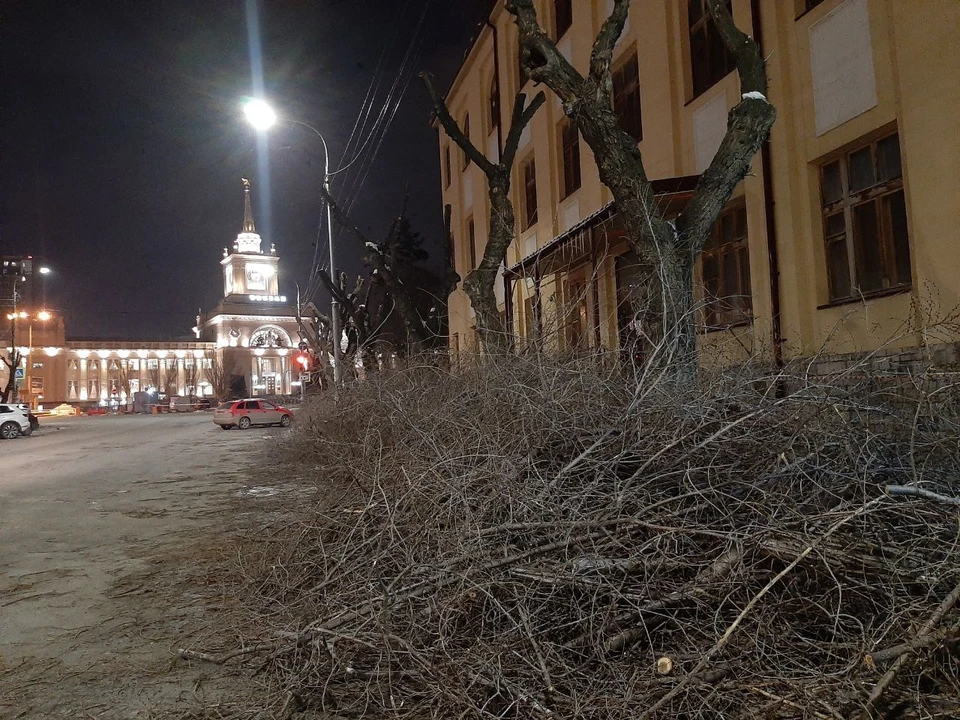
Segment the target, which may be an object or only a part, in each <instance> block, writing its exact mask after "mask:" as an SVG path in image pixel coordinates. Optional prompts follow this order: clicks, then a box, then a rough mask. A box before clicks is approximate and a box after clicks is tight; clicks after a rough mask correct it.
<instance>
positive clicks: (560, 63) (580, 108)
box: [506, 0, 776, 380]
mask: <svg viewBox="0 0 960 720" xmlns="http://www.w3.org/2000/svg"><path fill="white" fill-rule="evenodd" d="M506 7H507V10H508V11H509V12H510V13H512V14H513V15H514V17H515V18H516V22H517V26H518V27H519V29H520V44H521V56H522V58H523V64H524V67H525V68H526V69H527V71H528V73H529V74H530V76H531V78H533V80H535V81H537V82H543V83H545V84H546V85H547V86H548V87H549V88H550V89H551V90H553V91H554V92H555V93H556V94H557V96H558V97H559V98H560V100H561V101H562V103H563V109H564V112H565V113H566V115H567V116H568V117H570V118H572V119H573V120H574V121H575V122H576V123H577V127H578V128H579V130H580V132H581V134H582V135H583V138H584V140H586V142H587V144H588V145H589V146H590V148H591V150H593V154H594V157H595V159H596V161H597V166H598V168H599V171H600V179H601V181H602V182H603V183H604V184H605V185H606V186H607V187H609V188H610V190H611V192H612V193H613V196H614V198H615V199H616V203H617V211H618V212H619V214H620V215H621V216H622V218H623V221H624V226H625V228H626V233H627V238H628V240H629V241H630V243H631V245H632V246H633V248H634V251H635V252H636V253H637V256H638V257H639V258H640V260H641V261H642V262H643V263H644V264H648V265H649V267H651V268H654V269H655V270H656V271H657V272H656V274H655V275H656V277H657V278H658V280H657V281H655V284H656V285H658V287H655V288H652V289H651V290H652V292H651V297H652V298H654V299H655V304H656V305H657V306H658V308H659V310H660V313H659V322H655V323H650V324H648V326H647V327H646V328H645V331H646V332H647V334H648V335H649V336H650V338H651V339H652V340H653V341H654V342H656V343H659V345H660V348H659V349H660V352H659V353H658V358H659V361H661V362H667V363H669V365H670V367H672V368H674V369H675V370H676V372H677V374H678V376H679V377H680V379H681V380H684V379H692V378H694V377H695V376H696V369H697V365H696V363H697V361H696V352H695V350H696V338H695V335H694V330H695V326H694V322H693V291H692V284H693V268H694V264H695V263H696V260H697V257H698V256H699V254H700V252H701V250H702V249H703V246H704V244H705V243H706V241H707V239H708V238H709V236H710V231H711V229H712V227H713V225H714V223H715V222H716V220H717V218H718V217H719V214H720V211H721V210H722V209H723V206H724V205H725V204H726V202H727V201H728V200H729V199H730V194H731V193H732V192H733V189H734V187H735V186H736V185H737V183H738V182H740V180H742V179H743V178H744V176H745V175H746V174H747V171H748V170H749V167H750V162H751V160H752V158H753V156H754V155H755V154H756V153H757V151H758V150H759V149H760V146H761V145H762V144H763V142H764V141H765V140H766V139H767V137H768V135H769V133H770V128H771V126H772V125H773V122H774V119H775V117H776V113H775V111H774V109H773V106H772V105H770V103H769V102H768V101H767V98H766V92H767V76H766V69H765V66H764V62H763V58H762V57H761V56H760V49H759V47H758V46H757V43H756V42H755V41H754V40H753V38H751V37H749V36H748V35H745V34H744V33H742V32H741V31H740V30H739V29H737V27H736V25H734V22H733V18H732V17H731V16H730V13H729V12H728V11H727V8H726V5H725V3H724V0H711V2H710V6H709V7H710V13H711V15H712V16H713V20H714V22H715V24H716V26H717V29H718V31H719V33H720V35H721V37H722V38H723V42H724V44H725V45H726V47H727V49H728V50H729V51H730V53H731V54H732V55H733V56H734V58H735V59H736V64H737V73H738V75H739V77H740V88H741V93H742V96H741V101H740V102H739V103H737V105H735V106H734V107H733V108H732V109H731V110H730V113H729V116H728V119H727V132H726V135H725V136H724V138H723V141H722V142H721V144H720V148H719V150H717V154H716V156H715V157H714V158H713V161H712V162H711V163H710V166H709V167H708V168H707V170H706V171H705V172H704V173H703V175H701V177H700V180H699V182H698V183H697V188H696V190H695V192H694V195H693V198H692V199H691V200H690V202H689V204H688V205H687V207H686V209H685V210H684V211H683V213H681V215H680V216H679V217H678V218H677V220H676V222H675V223H670V222H667V221H666V220H665V219H664V217H663V216H662V214H661V212H660V210H659V208H658V207H657V204H656V202H655V200H654V194H653V190H652V187H651V185H650V182H649V180H648V179H647V175H646V171H645V170H644V166H643V158H642V157H641V155H640V150H639V149H638V148H637V145H636V143H635V142H634V140H633V138H632V137H630V136H629V135H628V134H627V133H626V132H625V131H624V130H623V129H621V128H620V126H619V123H618V121H617V117H616V115H615V113H614V111H613V98H612V87H613V85H612V82H611V77H610V63H611V61H612V59H613V51H614V48H615V46H616V44H617V40H618V39H619V38H620V35H621V33H622V32H623V26H624V23H625V22H626V19H627V12H628V8H629V0H616V1H615V4H614V8H613V12H612V13H611V14H610V17H609V18H607V20H606V21H605V22H604V24H603V26H602V27H601V29H600V32H599V34H598V35H597V37H596V39H595V41H594V44H593V51H592V53H591V57H590V70H589V72H588V73H587V75H586V76H583V75H581V74H580V73H579V72H577V70H576V69H574V68H573V66H572V65H570V63H569V62H567V60H566V59H565V58H564V57H563V55H561V54H560V53H559V52H558V51H557V48H556V46H555V45H554V43H553V41H552V40H551V39H550V38H549V36H548V35H547V34H546V33H545V32H544V31H543V29H542V28H541V27H540V25H539V23H538V21H537V13H536V9H535V8H534V2H533V0H507V3H506Z"/></svg>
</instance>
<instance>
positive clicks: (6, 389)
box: [0, 348, 23, 402]
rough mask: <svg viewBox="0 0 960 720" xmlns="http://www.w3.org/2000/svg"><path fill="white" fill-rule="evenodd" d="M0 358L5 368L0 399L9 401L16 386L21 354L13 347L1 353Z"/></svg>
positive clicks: (21, 358)
mask: <svg viewBox="0 0 960 720" xmlns="http://www.w3.org/2000/svg"><path fill="white" fill-rule="evenodd" d="M0 360H3V364H4V365H5V366H6V368H7V382H6V383H4V386H3V393H2V395H0V399H2V401H3V402H9V401H10V396H11V395H12V394H13V389H14V388H15V387H16V382H17V379H16V376H17V368H18V367H20V363H21V362H22V360H23V355H22V354H21V353H20V351H19V350H17V349H16V348H13V349H12V350H10V351H9V352H5V353H3V356H2V357H0Z"/></svg>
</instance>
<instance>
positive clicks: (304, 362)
mask: <svg viewBox="0 0 960 720" xmlns="http://www.w3.org/2000/svg"><path fill="white" fill-rule="evenodd" d="M293 361H294V362H295V363H296V364H297V365H299V366H300V370H301V372H308V371H309V370H310V366H311V365H312V364H313V361H312V360H311V358H310V353H307V352H304V351H303V350H301V351H300V352H298V353H296V354H295V355H294V356H293Z"/></svg>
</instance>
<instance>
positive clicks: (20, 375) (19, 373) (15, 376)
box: [13, 368, 26, 380]
mask: <svg viewBox="0 0 960 720" xmlns="http://www.w3.org/2000/svg"><path fill="white" fill-rule="evenodd" d="M24 377H26V376H25V375H24V373H23V368H17V371H16V372H15V373H14V374H13V379H14V380H23V378H24Z"/></svg>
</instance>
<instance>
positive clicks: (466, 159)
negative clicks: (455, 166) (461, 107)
mask: <svg viewBox="0 0 960 720" xmlns="http://www.w3.org/2000/svg"><path fill="white" fill-rule="evenodd" d="M460 127H461V129H462V130H463V136H464V137H465V138H466V139H467V142H473V141H472V140H470V113H464V115H463V124H462V125H461V126H460ZM471 162H472V161H471V160H470V156H469V155H468V154H467V152H466V150H464V151H463V164H462V165H461V166H460V172H463V171H464V170H466V169H467V168H468V167H470V163H471Z"/></svg>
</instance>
